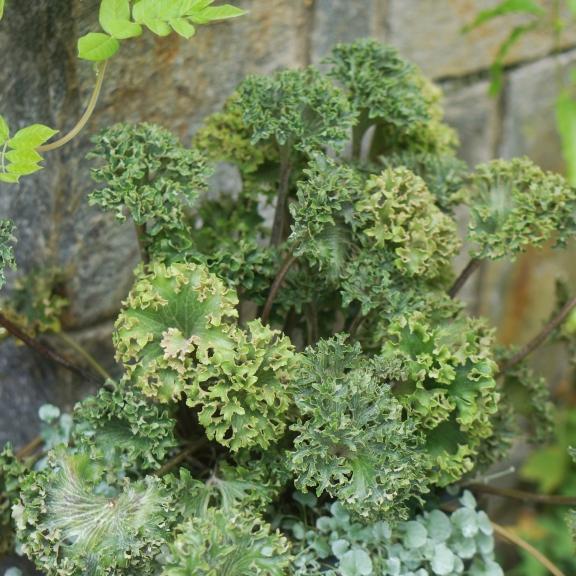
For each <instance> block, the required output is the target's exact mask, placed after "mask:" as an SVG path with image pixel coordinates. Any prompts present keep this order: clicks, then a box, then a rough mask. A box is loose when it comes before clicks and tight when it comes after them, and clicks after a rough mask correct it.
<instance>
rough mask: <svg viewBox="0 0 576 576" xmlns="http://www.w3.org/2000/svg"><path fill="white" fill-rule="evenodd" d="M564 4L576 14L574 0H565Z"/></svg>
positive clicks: (575, 2)
mask: <svg viewBox="0 0 576 576" xmlns="http://www.w3.org/2000/svg"><path fill="white" fill-rule="evenodd" d="M566 4H568V9H569V10H570V12H572V14H574V15H576V0H566Z"/></svg>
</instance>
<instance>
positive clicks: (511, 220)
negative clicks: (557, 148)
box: [469, 158, 576, 260]
mask: <svg viewBox="0 0 576 576" xmlns="http://www.w3.org/2000/svg"><path fill="white" fill-rule="evenodd" d="M469 187H470V194H471V221H470V233H469V238H470V241H471V242H472V243H473V244H474V245H475V247H474V251H473V255H474V256H475V257H477V258H480V259H483V260H485V259H489V260H498V259H501V258H505V257H514V256H516V255H518V254H520V253H522V252H524V251H525V250H526V249H527V247H529V246H541V245H543V244H544V243H545V242H547V241H548V240H551V239H553V240H555V241H556V243H557V244H560V245H563V244H565V243H566V242H567V240H568V239H570V238H572V237H574V235H575V234H576V220H575V218H574V214H575V213H576V192H575V189H574V188H572V187H571V186H569V185H568V184H567V183H566V181H565V180H564V178H562V176H560V175H559V174H555V173H552V172H544V171H543V170H542V169H541V168H539V167H538V166H536V165H535V164H534V163H533V162H532V161H530V160H529V159H527V158H517V159H513V160H493V161H492V162H490V163H488V164H484V165H481V166H478V167H477V169H476V172H475V173H474V174H473V175H472V176H471V177H470V179H469Z"/></svg>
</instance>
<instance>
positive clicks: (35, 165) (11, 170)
mask: <svg viewBox="0 0 576 576" xmlns="http://www.w3.org/2000/svg"><path fill="white" fill-rule="evenodd" d="M57 132H58V131H57V130H53V129H52V128H49V127H48V126H44V125H43V124H32V125H31V126H27V127H26V128H22V129H21V130H19V131H18V132H16V134H15V135H14V136H13V137H12V138H10V129H9V127H8V124H7V122H6V120H5V119H4V118H2V117H1V116H0V182H10V183H16V182H18V181H19V179H20V177H21V176H26V175H28V174H33V173H34V172H38V170H41V169H42V166H41V165H40V162H41V161H42V156H41V155H40V154H39V153H38V152H37V151H36V148H38V147H39V146H41V145H42V144H44V142H46V141H47V140H50V138H52V136H54V134H57Z"/></svg>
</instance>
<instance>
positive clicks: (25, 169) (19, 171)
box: [7, 162, 42, 176]
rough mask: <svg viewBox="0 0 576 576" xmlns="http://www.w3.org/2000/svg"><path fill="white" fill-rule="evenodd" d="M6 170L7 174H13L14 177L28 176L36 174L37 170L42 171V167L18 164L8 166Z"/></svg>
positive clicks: (34, 164)
mask: <svg viewBox="0 0 576 576" xmlns="http://www.w3.org/2000/svg"><path fill="white" fill-rule="evenodd" d="M7 170H8V173H9V174H14V175H16V176H28V175H29V174H34V172H38V170H42V166H40V164H36V163H25V162H19V163H12V164H8V167H7Z"/></svg>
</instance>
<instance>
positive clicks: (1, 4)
mask: <svg viewBox="0 0 576 576" xmlns="http://www.w3.org/2000/svg"><path fill="white" fill-rule="evenodd" d="M4 3H5V0H0V20H2V17H3V16H4Z"/></svg>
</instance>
